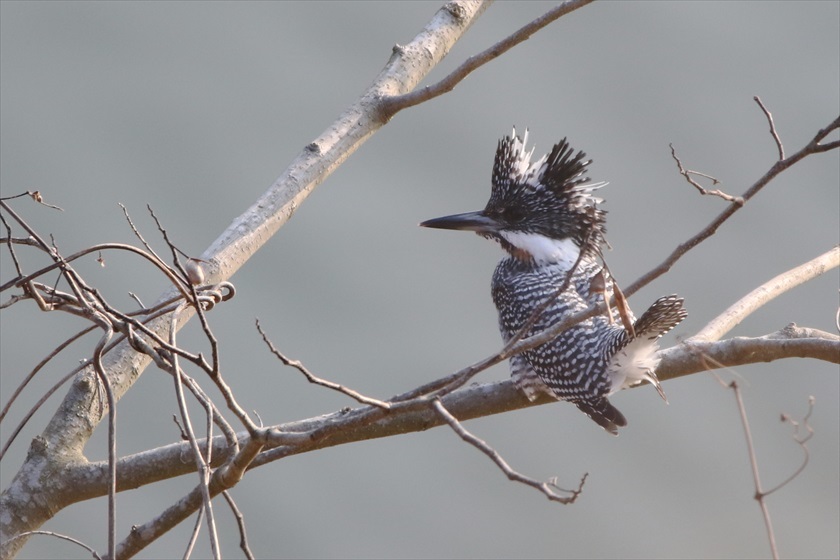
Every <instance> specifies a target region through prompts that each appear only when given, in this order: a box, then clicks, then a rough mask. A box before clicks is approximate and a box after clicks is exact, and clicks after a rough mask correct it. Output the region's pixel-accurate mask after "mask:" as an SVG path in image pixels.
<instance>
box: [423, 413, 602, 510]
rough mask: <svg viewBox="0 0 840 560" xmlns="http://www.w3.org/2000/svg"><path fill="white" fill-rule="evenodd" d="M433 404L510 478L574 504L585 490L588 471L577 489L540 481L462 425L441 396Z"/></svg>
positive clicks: (466, 439) (455, 430) (465, 439)
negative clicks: (521, 470) (525, 472)
mask: <svg viewBox="0 0 840 560" xmlns="http://www.w3.org/2000/svg"><path fill="white" fill-rule="evenodd" d="M432 406H434V408H435V410H436V411H437V413H438V414H439V415H440V416H441V418H443V419H444V420H445V421H446V423H447V424H449V427H450V428H452V430H453V431H454V432H455V433H456V434H458V436H459V437H460V438H461V439H462V440H464V441H466V442H467V443H469V444H470V445H472V446H473V447H475V448H476V449H478V450H479V451H481V452H482V453H484V454H485V455H487V456H488V457H490V459H491V460H492V461H493V462H494V463H496V466H498V467H499V468H500V469H501V470H502V472H503V473H505V476H507V477H508V479H510V480H513V481H515V482H521V483H522V484H525V485H527V486H530V487H532V488H536V489H537V490H539V491H540V492H542V493H543V494H545V496H546V498H548V499H549V500H551V501H554V502H560V503H561V504H573V503H574V502H575V500H577V498H578V496H580V493H581V492H582V491H583V485H584V483H585V482H586V477H587V476H588V473H586V474H584V475H583V477H582V478H581V479H580V484H579V485H578V487H577V490H566V489H563V488H560V487H559V486H557V484H556V483H555V482H554V480H555V479H552V480H551V481H549V482H540V481H539V480H535V479H533V478H530V477H528V476H525V475H523V474H521V473H519V472H517V471H515V470H513V469H512V468H511V467H510V465H508V464H507V461H505V460H504V458H502V456H501V455H499V452H498V451H496V450H495V449H493V448H492V447H490V446H489V445H487V443H486V442H485V441H484V440H482V439H480V438H478V437H476V436H475V435H473V434H472V433H470V432H469V431H467V429H466V428H464V426H463V425H461V423H460V422H459V421H458V419H457V418H455V417H454V416H452V414H451V413H450V412H449V411H448V410H446V407H445V406H443V403H441V402H440V399H439V398H435V399H433V400H432ZM558 492H563V493H564V494H565V495H564V494H559V493H558Z"/></svg>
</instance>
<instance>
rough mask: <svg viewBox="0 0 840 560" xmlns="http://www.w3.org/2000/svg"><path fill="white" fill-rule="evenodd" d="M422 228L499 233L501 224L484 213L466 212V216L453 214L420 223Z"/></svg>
mask: <svg viewBox="0 0 840 560" xmlns="http://www.w3.org/2000/svg"><path fill="white" fill-rule="evenodd" d="M420 226H421V227H428V228H436V229H458V230H463V231H475V232H478V233H482V232H489V231H497V230H498V229H499V226H500V224H499V222H497V221H496V220H494V219H493V218H490V217H488V216H485V215H484V213H483V212H465V213H464V214H453V215H452V216H443V217H442V218H433V219H431V220H426V221H425V222H420Z"/></svg>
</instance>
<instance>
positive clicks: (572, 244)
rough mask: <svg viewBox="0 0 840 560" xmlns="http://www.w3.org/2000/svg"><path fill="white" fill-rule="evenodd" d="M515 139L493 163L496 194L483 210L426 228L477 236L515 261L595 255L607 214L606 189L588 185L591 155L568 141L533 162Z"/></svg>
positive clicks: (507, 142) (503, 146)
mask: <svg viewBox="0 0 840 560" xmlns="http://www.w3.org/2000/svg"><path fill="white" fill-rule="evenodd" d="M527 141H528V132H527V131H526V132H525V135H524V139H520V138H519V137H518V136H517V135H516V130H515V129H514V131H513V134H512V135H511V136H506V137H505V138H502V139H501V140H500V141H499V146H498V148H497V149H496V159H495V162H494V163H493V177H492V190H491V194H490V200H489V201H488V202H487V206H485V208H484V210H481V211H478V212H468V213H465V214H455V215H452V216H444V217H442V218H435V219H432V220H427V221H425V222H422V223H421V224H420V225H421V226H423V227H431V228H440V229H457V230H466V231H474V232H476V233H478V234H479V235H481V236H483V237H487V238H489V239H493V240H495V241H498V242H499V243H500V244H501V246H502V247H503V248H504V249H505V250H506V251H507V252H508V253H510V254H511V255H513V256H514V257H516V258H519V259H521V260H532V261H536V262H560V261H571V263H574V261H575V260H576V259H577V257H578V255H579V254H580V250H581V248H583V247H586V250H588V251H593V252H595V253H597V252H599V251H600V248H601V245H602V244H603V243H604V234H605V233H606V228H605V225H604V222H605V218H606V212H605V211H604V210H601V209H599V208H598V204H599V203H601V202H603V200H602V199H600V198H598V197H596V196H594V195H593V191H595V190H596V189H599V188H601V187H603V186H604V185H606V183H588V181H589V178H588V177H584V175H583V174H584V171H585V170H586V166H588V165H589V164H590V163H591V160H586V154H584V153H583V152H580V151H579V152H577V154H573V152H574V150H572V148H571V147H570V146H569V144H568V142H567V141H566V139H565V138H564V139H563V140H561V141H560V142H559V143H558V144H555V146H554V147H553V148H552V150H551V152H549V153H548V154H547V155H544V156H543V157H541V158H540V159H538V160H536V161H533V162H532V161H531V157H532V156H533V152H534V149H533V148H531V149H530V150H528V151H526V143H527Z"/></svg>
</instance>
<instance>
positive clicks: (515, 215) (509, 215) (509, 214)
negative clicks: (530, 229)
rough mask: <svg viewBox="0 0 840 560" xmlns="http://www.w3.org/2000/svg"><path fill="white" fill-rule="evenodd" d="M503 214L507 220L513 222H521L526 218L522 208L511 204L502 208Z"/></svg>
mask: <svg viewBox="0 0 840 560" xmlns="http://www.w3.org/2000/svg"><path fill="white" fill-rule="evenodd" d="M502 216H504V218H505V220H507V221H508V222H511V223H517V222H521V221H522V220H523V219H524V218H525V213H524V212H522V210H521V209H520V208H517V207H515V206H510V207H508V208H505V209H504V210H502Z"/></svg>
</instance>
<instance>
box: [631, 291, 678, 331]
mask: <svg viewBox="0 0 840 560" xmlns="http://www.w3.org/2000/svg"><path fill="white" fill-rule="evenodd" d="M687 315H688V312H687V311H686V310H685V308H684V307H683V299H682V298H681V297H679V296H676V295H670V296H663V297H661V298H659V299H658V300H656V301H655V302H653V305H651V306H650V307H649V308H648V310H647V311H645V312H644V314H643V315H642V316H641V317H640V318H639V320H638V321H636V322H635V323H634V324H633V329H634V330H635V331H636V338H647V339H649V340H655V339H657V338H659V337H660V336H662V335H663V334H665V333H666V332H668V331H670V330H671V329H673V328H674V327H676V326H677V325H679V324H680V323H681V322H682V320H683V319H685V318H686V316H687Z"/></svg>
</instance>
